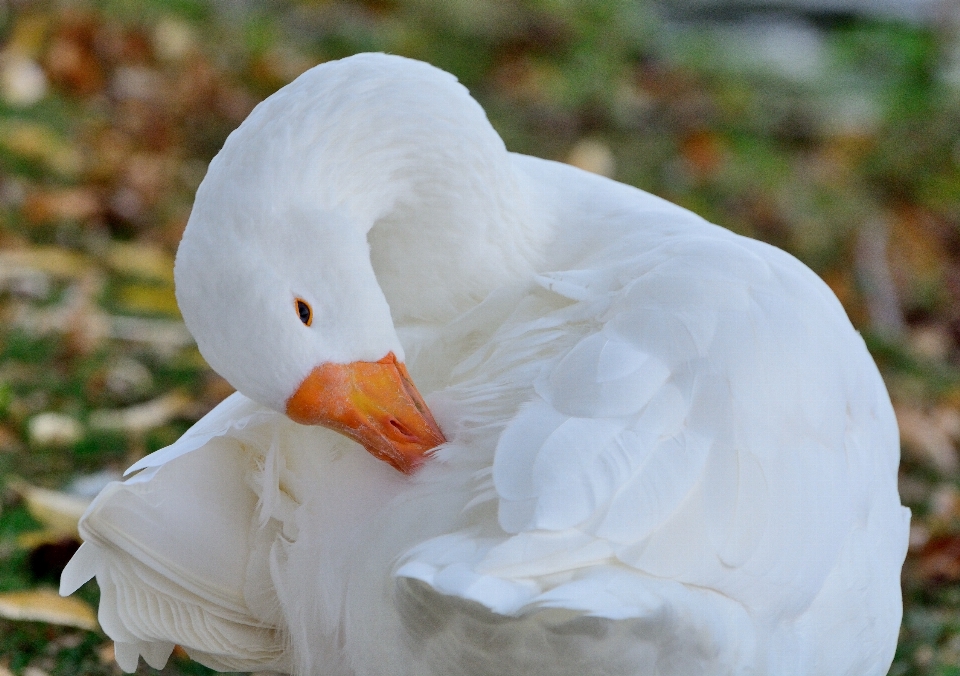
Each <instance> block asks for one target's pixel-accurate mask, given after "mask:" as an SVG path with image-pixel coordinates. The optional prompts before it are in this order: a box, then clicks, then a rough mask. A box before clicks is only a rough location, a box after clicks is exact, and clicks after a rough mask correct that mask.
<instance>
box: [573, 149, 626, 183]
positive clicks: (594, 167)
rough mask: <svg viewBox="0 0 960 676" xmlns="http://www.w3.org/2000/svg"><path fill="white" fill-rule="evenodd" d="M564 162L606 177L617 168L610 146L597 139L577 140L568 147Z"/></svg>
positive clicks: (610, 175)
mask: <svg viewBox="0 0 960 676" xmlns="http://www.w3.org/2000/svg"><path fill="white" fill-rule="evenodd" d="M566 163H567V164H572V165H573V166H575V167H577V168H579V169H583V170H584V171H589V172H590V173H593V174H599V175H600V176H606V177H608V178H612V177H613V175H614V173H615V172H616V169H617V164H616V160H615V159H614V157H613V151H612V150H610V146H608V145H607V144H606V143H604V142H603V141H599V140H597V139H583V140H582V141H578V142H577V144H576V145H574V146H573V148H571V149H570V153H569V154H568V155H567V159H566Z"/></svg>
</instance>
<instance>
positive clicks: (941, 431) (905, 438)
mask: <svg viewBox="0 0 960 676" xmlns="http://www.w3.org/2000/svg"><path fill="white" fill-rule="evenodd" d="M894 410H895V411H896V414H897V423H898V424H899V425H900V439H901V441H902V442H903V446H904V450H905V451H907V452H910V453H913V454H914V456H915V457H916V458H918V459H920V460H923V461H925V462H926V463H928V464H930V465H932V466H933V467H935V468H936V469H938V470H940V472H942V473H943V474H946V475H952V474H955V473H956V472H957V470H958V469H960V458H958V457H957V450H956V448H955V447H954V445H953V439H952V437H951V432H952V431H953V428H952V426H951V420H952V417H951V416H946V415H944V416H937V415H936V414H935V413H934V414H930V413H926V412H924V411H921V410H920V409H918V408H913V407H911V406H907V405H904V404H898V405H896V406H895V407H894Z"/></svg>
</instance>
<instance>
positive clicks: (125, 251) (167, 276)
mask: <svg viewBox="0 0 960 676" xmlns="http://www.w3.org/2000/svg"><path fill="white" fill-rule="evenodd" d="M105 262H106V264H107V265H108V266H110V268H111V269H113V270H114V271H115V272H119V273H121V274H124V275H130V276H131V277H140V278H142V279H148V280H154V281H159V282H166V283H167V284H173V256H171V255H170V254H169V253H167V252H166V251H164V250H163V249H161V248H160V247H158V246H155V245H152V244H143V243H138V242H113V243H111V244H110V248H109V250H108V251H107V256H106V261H105Z"/></svg>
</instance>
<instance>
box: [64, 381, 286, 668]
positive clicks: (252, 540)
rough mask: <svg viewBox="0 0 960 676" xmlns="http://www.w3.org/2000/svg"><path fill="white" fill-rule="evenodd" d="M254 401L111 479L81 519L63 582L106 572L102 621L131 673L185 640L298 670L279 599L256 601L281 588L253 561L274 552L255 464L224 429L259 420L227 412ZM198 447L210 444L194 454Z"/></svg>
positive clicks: (231, 659) (222, 661) (207, 656)
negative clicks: (279, 618) (280, 627)
mask: <svg viewBox="0 0 960 676" xmlns="http://www.w3.org/2000/svg"><path fill="white" fill-rule="evenodd" d="M244 408H250V409H251V410H252V409H255V408H257V407H256V405H254V404H252V403H251V402H249V400H247V399H245V398H243V397H241V396H240V395H234V396H233V397H231V398H230V399H228V400H227V401H226V402H224V404H221V407H220V408H218V409H217V410H215V411H214V412H212V413H211V414H210V415H209V416H208V417H207V418H204V422H203V423H202V424H201V425H198V426H196V427H194V428H193V431H194V434H190V433H188V434H187V435H185V437H184V438H183V439H182V440H181V441H180V442H178V443H177V444H174V445H173V446H171V447H168V448H167V449H165V451H161V452H160V456H161V457H160V458H155V457H154V456H148V458H147V460H148V462H147V463H142V464H143V465H148V469H146V470H144V471H143V472H141V474H139V475H137V476H135V477H133V478H132V479H129V480H127V481H126V482H123V483H121V482H114V483H111V484H110V485H108V486H107V488H105V489H104V490H103V491H102V492H101V493H100V495H98V496H97V498H96V500H95V501H94V503H93V504H92V505H91V506H90V508H89V509H88V510H87V513H86V514H85V515H84V518H83V520H82V521H81V528H80V533H81V535H82V536H83V539H84V544H83V545H82V547H81V549H80V551H79V552H78V553H77V555H76V556H75V557H74V558H73V559H72V560H71V562H70V564H69V565H68V566H67V568H66V569H65V570H64V572H63V576H62V578H61V587H60V590H61V593H62V594H69V593H72V592H73V591H74V590H76V588H78V587H79V586H80V585H81V584H83V583H84V582H86V581H87V580H88V579H90V577H92V576H94V575H95V576H96V577H97V582H98V584H99V586H100V591H101V602H100V614H99V619H100V624H101V625H102V626H103V628H104V630H105V631H106V632H107V634H108V635H109V636H111V637H112V638H113V639H114V640H115V641H116V644H117V661H118V663H119V664H120V666H121V667H122V668H123V669H124V670H126V671H134V670H135V669H136V664H137V657H138V655H143V656H144V658H145V659H146V660H147V662H148V664H150V665H151V666H154V667H156V668H160V667H162V666H163V664H164V663H165V662H166V660H167V657H168V656H169V654H170V651H171V650H172V648H173V645H174V643H173V642H174V641H176V642H177V643H180V644H181V645H183V646H184V647H185V648H187V650H188V652H189V653H190V654H191V656H192V657H194V658H195V659H199V660H200V661H202V662H204V663H205V664H207V665H208V666H211V667H214V668H217V669H220V670H231V671H233V670H252V669H260V668H265V669H276V670H278V671H287V670H289V659H288V658H286V657H285V655H284V649H285V645H284V641H283V640H282V638H281V637H280V636H279V635H278V633H277V632H276V631H275V629H274V626H275V623H274V622H273V621H271V620H273V618H271V617H270V609H269V605H268V606H267V607H266V608H257V607H256V604H255V601H256V599H258V598H260V597H262V595H263V593H264V592H265V591H267V590H269V589H270V588H272V582H271V579H270V576H269V574H268V573H267V572H266V571H265V570H260V571H257V570H256V567H255V566H248V561H254V560H255V559H256V557H262V558H263V559H267V560H268V559H269V549H267V550H266V551H263V550H261V548H260V547H259V546H258V545H259V544H261V542H259V541H262V540H263V538H262V537H261V534H259V533H258V531H257V530H255V529H253V528H251V527H252V526H254V525H255V512H256V507H257V495H256V494H255V492H254V491H253V490H252V487H251V486H250V485H249V477H250V476H251V475H252V474H254V473H255V472H254V470H255V469H256V465H255V463H254V459H253V457H252V456H251V455H250V454H249V453H245V452H244V451H243V449H242V447H241V443H240V442H239V441H238V439H236V438H231V437H227V436H221V435H223V434H225V433H226V432H228V431H230V430H233V431H236V428H237V427H238V426H239V427H241V428H242V427H244V426H245V424H246V423H249V422H251V419H250V418H244V417H243V416H238V417H230V418H225V417H222V415H223V413H224V411H226V412H227V414H228V415H229V414H234V413H236V412H237V410H239V409H244ZM261 411H262V409H261ZM261 415H270V414H268V413H265V412H262V413H261ZM272 415H274V416H276V414H272ZM218 423H219V424H218ZM197 427H200V430H199V432H198V431H197ZM205 428H210V429H207V430H206V432H207V433H208V434H206V435H202V434H201V433H203V432H204V429H205ZM201 437H203V438H201ZM181 444H182V445H181ZM199 447H202V448H203V452H196V453H194V452H191V451H193V450H196V448H199ZM155 455H156V454H155ZM163 456H167V457H163ZM158 460H159V462H158ZM171 460H176V462H171ZM164 461H165V462H164ZM161 463H164V464H161ZM135 468H136V466H135ZM259 530H260V531H271V530H272V529H270V528H260V529H259ZM274 537H275V535H274ZM269 539H272V538H268V541H269ZM258 572H259V574H257V573H258ZM251 606H253V607H251ZM258 611H259V612H258ZM267 665H269V666H267Z"/></svg>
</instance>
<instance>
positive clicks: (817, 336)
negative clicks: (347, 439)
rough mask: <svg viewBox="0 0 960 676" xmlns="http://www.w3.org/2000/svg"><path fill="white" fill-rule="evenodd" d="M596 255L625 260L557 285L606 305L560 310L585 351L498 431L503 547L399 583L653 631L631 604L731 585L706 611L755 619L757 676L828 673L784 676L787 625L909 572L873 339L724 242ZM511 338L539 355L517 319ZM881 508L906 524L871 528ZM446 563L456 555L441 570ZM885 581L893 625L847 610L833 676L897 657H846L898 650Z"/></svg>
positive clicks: (784, 258)
mask: <svg viewBox="0 0 960 676" xmlns="http://www.w3.org/2000/svg"><path fill="white" fill-rule="evenodd" d="M701 232H703V231H701ZM638 236H642V233H641V234H639V235H638ZM619 244H620V245H621V246H622V250H623V251H626V252H630V251H631V246H630V243H629V242H628V241H626V242H623V241H621V242H620V243H619ZM633 251H637V248H634V249H633ZM601 258H602V259H604V260H607V261H611V260H612V261H613V262H612V263H611V264H610V266H609V267H608V268H605V269H591V270H582V271H572V272H571V271H568V272H563V273H557V274H554V275H544V276H543V277H542V278H541V280H540V282H541V285H542V286H543V287H544V288H546V289H548V290H551V291H553V292H555V293H558V294H561V295H563V296H565V297H566V298H568V299H570V300H573V301H576V302H577V305H579V306H581V307H584V308H590V313H592V322H589V321H588V322H587V323H589V324H590V326H591V327H592V328H588V329H587V330H584V329H583V325H584V321H585V320H584V313H583V312H576V311H575V308H572V307H568V308H565V309H563V310H562V311H559V312H555V313H554V316H567V317H574V318H575V323H574V324H572V325H570V326H568V327H566V328H565V330H564V331H562V332H560V335H562V336H566V337H569V336H573V337H574V339H573V342H572V343H571V345H570V346H569V347H567V348H564V349H563V350H562V351H561V352H560V353H559V354H558V355H557V356H555V357H554V358H553V359H552V360H544V361H545V364H546V365H545V367H544V368H543V370H542V371H541V373H540V376H539V377H538V378H537V379H536V381H535V383H534V389H535V395H533V397H532V400H530V401H528V403H526V404H525V405H524V406H522V407H521V409H520V410H519V412H518V413H517V414H516V415H515V416H514V417H513V418H512V420H510V421H509V423H508V424H507V426H506V428H505V429H504V431H503V433H502V434H501V435H500V437H499V441H498V442H497V445H496V452H495V456H494V459H493V474H492V480H493V484H494V488H495V492H494V494H493V496H492V497H493V499H495V501H496V504H497V515H498V521H499V525H500V527H501V528H502V529H503V531H505V533H506V534H509V535H508V537H507V538H506V539H503V538H500V539H486V540H485V539H482V538H477V537H473V536H471V535H469V534H468V533H463V534H460V535H458V536H450V537H448V538H447V539H445V540H444V541H443V542H442V543H440V542H437V541H430V542H427V543H424V545H423V546H422V547H421V548H419V549H418V550H414V551H413V552H410V554H409V555H408V557H407V558H406V560H405V563H404V565H403V566H401V568H400V569H399V571H398V575H400V576H409V577H413V578H416V579H419V580H421V581H424V582H426V583H428V584H430V585H432V586H434V588H435V589H437V590H438V591H440V592H442V593H445V594H452V595H459V596H461V597H462V598H467V599H471V600H475V601H478V602H480V603H483V604H485V605H486V606H487V607H489V608H490V609H491V610H494V611H496V612H501V613H507V614H522V613H526V612H530V611H532V610H533V609H535V608H538V607H545V606H551V607H564V608H567V609H577V610H579V611H581V612H583V613H585V614H587V615H595V616H601V617H607V618H623V617H635V618H640V617H649V615H648V613H650V612H652V611H651V610H650V606H645V605H644V604H643V603H639V602H637V601H636V599H635V598H632V597H631V595H632V594H637V595H639V597H642V598H648V595H649V594H651V593H655V592H654V591H653V590H654V589H660V588H662V586H663V585H664V584H667V585H668V587H669V586H670V585H673V584H678V583H679V584H680V585H681V586H682V588H683V589H685V590H687V592H688V593H687V592H685V593H686V596H684V593H681V592H680V591H678V590H674V591H673V592H671V594H673V596H671V598H672V599H673V602H676V603H678V604H679V600H680V599H681V598H682V599H686V601H685V603H687V604H689V605H683V604H680V605H675V606H673V607H672V611H675V612H679V613H680V614H681V615H683V613H684V612H685V611H684V610H683V608H684V607H685V608H686V609H687V611H689V613H690V615H689V616H690V617H691V618H692V617H696V616H697V613H699V612H701V610H703V608H704V607H706V606H704V605H703V604H705V603H706V602H705V601H704V600H703V594H705V593H707V594H708V596H709V593H708V592H711V591H712V592H714V593H716V594H717V595H718V596H717V597H715V599H719V600H713V601H710V604H719V606H718V607H721V606H723V607H724V610H722V612H721V614H724V613H726V614H732V615H730V617H734V616H735V617H737V618H738V620H737V621H738V622H741V623H742V625H741V627H740V629H739V630H738V631H739V632H740V635H741V639H738V642H737V645H738V646H740V648H743V646H744V645H746V644H748V643H749V644H751V645H753V644H755V647H754V648H751V650H756V651H757V652H756V654H755V655H754V658H753V659H755V660H756V664H757V665H758V668H759V669H760V671H761V672H762V671H764V670H765V669H766V668H767V667H768V666H770V664H771V663H770V662H769V660H771V659H775V660H783V661H782V662H780V661H778V662H777V664H778V669H779V671H777V673H784V674H787V673H820V672H818V671H816V670H815V671H805V670H804V669H803V668H800V670H799V671H794V669H795V667H787V666H784V665H788V664H789V659H791V658H790V657H789V656H790V655H791V654H794V653H792V652H791V650H790V649H789V646H783V645H781V643H784V642H785V643H787V644H791V643H792V642H791V640H789V639H788V638H784V636H786V634H784V633H783V632H784V631H787V632H789V631H791V629H789V627H792V626H794V625H793V624H792V623H793V621H796V622H798V623H800V624H804V625H805V626H808V627H816V626H819V625H822V624H829V623H830V622H829V618H827V617H825V616H823V613H825V612H834V611H835V609H832V610H830V611H824V610H822V608H821V607H820V606H822V605H823V603H822V602H816V601H815V600H817V599H823V598H832V599H836V598H845V597H848V598H851V599H852V598H855V597H857V595H856V593H855V592H853V591H851V590H846V589H844V590H838V589H837V588H836V587H837V585H838V584H851V585H853V586H854V587H861V586H862V585H860V583H857V582H855V581H853V580H848V581H847V582H846V583H838V582H837V579H836V578H837V575H840V573H839V572H838V569H839V568H844V569H847V570H849V569H851V568H856V567H857V566H860V567H869V566H873V567H874V568H876V569H878V570H879V569H880V568H884V569H885V572H884V573H883V574H884V575H888V576H893V575H896V574H897V571H899V566H900V562H901V561H902V559H903V554H904V552H903V551H901V550H902V549H903V543H904V542H905V532H906V530H905V529H906V528H907V522H908V518H909V513H908V512H907V510H904V509H903V508H902V507H900V504H899V500H898V498H897V493H896V490H895V487H893V486H892V485H887V484H891V482H892V479H891V477H892V476H893V473H892V472H890V471H889V470H890V468H891V466H895V463H896V462H897V458H898V454H899V448H898V439H897V432H896V427H895V423H894V422H893V420H894V418H893V415H892V411H891V409H890V404H889V401H888V400H887V398H886V396H885V394H884V392H885V391H884V389H883V387H882V384H881V383H880V381H879V375H878V374H877V372H876V369H875V367H874V365H873V363H872V361H871V359H870V357H869V355H868V354H867V352H866V349H865V347H864V345H863V343H862V341H861V340H860V338H859V337H858V336H857V335H856V333H855V332H854V330H853V328H852V327H851V326H850V323H849V321H848V320H847V318H846V315H845V314H844V313H843V310H842V308H841V307H840V306H839V303H838V302H837V301H836V299H835V297H834V296H833V294H832V293H830V291H829V290H828V289H827V288H826V286H825V285H824V284H823V283H822V282H821V281H820V280H819V279H818V278H816V276H815V275H814V274H813V273H811V272H810V271H809V270H807V269H806V268H805V267H803V266H802V265H801V264H799V263H798V262H797V261H796V260H795V259H793V258H792V257H790V256H789V255H787V254H784V253H783V252H781V251H779V250H776V249H774V248H772V247H769V246H767V245H764V244H761V243H758V242H754V241H752V240H746V239H743V238H740V237H737V236H735V235H731V234H729V233H726V232H724V231H720V230H719V229H716V230H713V231H712V232H709V233H707V234H705V235H704V236H702V237H690V236H689V235H687V236H685V237H682V238H679V237H678V238H667V239H666V240H665V241H664V242H663V243H662V244H661V245H660V246H657V247H656V248H654V249H651V250H647V251H646V252H644V253H642V254H640V255H636V256H634V257H633V258H629V255H628V254H621V255H620V256H618V257H612V256H609V255H607V256H603V257H601ZM622 280H627V281H626V283H622ZM621 283H622V285H621ZM618 285H619V286H618ZM547 316H550V315H547ZM539 321H540V322H542V321H543V319H541V320H539ZM521 324H522V322H521ZM526 326H527V327H529V329H530V333H531V335H532V334H535V333H536V332H537V331H539V330H540V329H541V328H542V324H538V323H536V322H534V323H528V324H526ZM501 334H502V335H501V336H500V337H501V338H504V336H506V335H507V334H506V332H501ZM512 335H513V336H515V337H516V338H515V339H516V341H517V342H518V343H520V344H522V343H523V340H524V332H523V330H522V329H521V327H519V326H514V327H513V331H512ZM504 340H506V338H504ZM557 340H563V338H558V339H557ZM500 344H503V343H500ZM503 349H506V350H510V349H511V346H510V345H509V343H507V345H506V347H504V348H503ZM516 349H518V350H519V349H522V348H520V347H519V346H518V347H517V348H516ZM878 466H879V467H880V468H882V471H879V470H878V469H877V468H878ZM883 472H886V474H885V475H884V477H880V476H879V475H880V474H882V473H883ZM878 510H879V512H882V513H885V514H886V515H887V516H886V517H884V518H886V519H888V521H887V523H888V526H887V528H888V529H889V523H891V522H892V523H896V524H899V526H898V528H894V529H892V530H890V532H888V533H885V532H880V530H879V526H878V525H875V524H871V523H870V521H869V518H868V515H870V514H873V513H877V512H878ZM881 521H882V520H880V519H878V520H877V522H876V523H877V524H879V523H881ZM855 542H863V543H880V544H879V545H877V546H879V547H881V548H883V549H884V550H885V552H886V553H885V554H884V557H885V558H884V559H883V560H885V561H888V562H889V563H888V564H886V566H883V565H880V564H878V559H876V558H874V557H876V556H879V554H874V555H870V556H869V557H868V556H867V555H866V554H865V553H864V552H859V553H856V554H851V551H852V550H851V548H855V547H857V546H858V545H855V544H853V543H855ZM441 550H445V551H446V552H447V553H448V554H451V553H452V552H455V551H457V552H460V554H457V555H453V557H452V558H446V560H445V561H444V557H440V558H438V554H439V552H440V551H441ZM468 550H469V552H470V554H469V556H465V555H463V554H464V552H466V551H468ZM851 557H853V558H858V557H863V560H861V561H859V563H854V561H853V558H851ZM614 579H615V580H616V581H617V582H616V584H615V585H614V584H611V583H610V582H609V581H610V580H614ZM602 580H606V582H603V581H602ZM667 580H669V581H670V583H669V584H668V583H666V582H665V581H667ZM511 583H512V584H511ZM605 585H607V586H605ZM828 587H829V588H830V589H831V591H830V592H829V593H827V591H826V590H827V588H828ZM869 588H870V589H873V590H876V589H884V590H888V591H889V592H890V594H889V596H890V598H882V599H873V600H872V601H871V603H873V604H874V606H875V607H877V608H880V607H881V606H882V607H883V609H884V612H883V613H878V614H877V615H876V616H872V617H868V618H865V617H864V614H863V613H859V614H858V613H847V615H849V617H848V618H846V621H847V624H846V625H845V626H843V627H835V629H834V631H835V636H834V638H833V641H834V645H836V646H838V650H839V649H841V648H840V647H841V646H844V645H845V646H846V648H845V649H846V650H847V654H846V655H845V656H844V658H843V660H842V661H841V662H835V663H834V668H835V667H836V666H837V665H839V664H847V663H849V664H855V665H856V666H855V667H853V669H854V671H852V672H851V673H872V672H870V671H869V670H867V671H860V672H857V671H856V670H857V669H866V668H867V667H866V666H865V665H868V664H872V663H874V662H875V663H876V664H884V663H889V659H887V661H886V662H884V661H883V659H880V660H876V653H877V648H876V646H874V645H862V646H860V647H859V649H861V650H862V655H861V657H857V655H855V654H851V653H850V651H851V647H850V646H851V645H853V644H855V643H856V642H855V641H852V640H851V638H850V637H852V636H856V635H857V633H858V632H860V631H861V630H863V629H864V626H862V625H864V623H865V622H866V623H871V622H883V623H885V626H884V627H883V630H882V631H880V632H878V631H877V630H876V629H871V630H870V631H869V632H867V634H866V635H870V636H875V637H880V638H878V643H879V644H880V645H883V646H884V650H886V646H892V645H894V644H895V640H894V638H892V637H895V635H896V631H897V627H898V625H899V605H898V603H899V601H898V599H894V598H893V594H894V593H895V592H896V591H897V587H896V585H894V584H888V585H886V586H884V585H877V586H872V585H871V586H869ZM603 589H607V590H608V592H609V593H606V592H603V591H602V590H603ZM695 589H697V590H701V591H698V592H697V593H693V591H692V590H695ZM656 593H660V592H656ZM860 596H862V594H860ZM639 597H638V598H639ZM711 598H714V597H711ZM857 598H858V602H861V601H862V602H866V600H865V599H859V597H857ZM728 602H729V603H730V604H732V605H731V606H730V607H726V606H725V605H724V604H726V603H728ZM818 603H819V605H818ZM707 605H709V604H707ZM738 609H739V610H738ZM744 610H745V611H746V614H744V613H743V611H744ZM718 612H719V611H718ZM791 618H792V620H791ZM728 619H729V618H728ZM783 627H788V629H783ZM687 628H688V629H689V627H687ZM749 637H753V638H749ZM844 637H846V638H844ZM701 638H703V639H704V640H708V642H709V643H711V644H714V645H721V644H722V641H721V639H720V635H719V634H716V635H714V636H713V639H714V640H715V641H720V643H715V642H714V640H709V637H707V636H703V637H701ZM820 640H822V641H826V639H825V638H824V637H822V636H821V637H820ZM793 645H799V644H793ZM740 648H738V650H739V649H740ZM784 650H786V652H783V651H784ZM778 651H779V652H778ZM855 652H856V651H854V653H855ZM802 653H803V650H798V651H797V652H796V653H795V655H794V656H795V657H797V659H799V656H800V655H801V654H802ZM778 654H779V657H776V658H775V657H774V656H775V655H778ZM740 658H742V655H741V656H740ZM738 659H739V658H738ZM731 664H732V663H731ZM740 664H743V663H740ZM796 664H800V662H797V663H796ZM823 664H827V662H824V663H823ZM717 665H719V663H717ZM875 668H877V667H875ZM829 670H830V668H827V671H829ZM721 672H722V670H720V671H718V673H721ZM665 673H673V672H665ZM723 673H725V672H723Z"/></svg>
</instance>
